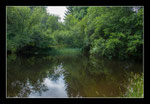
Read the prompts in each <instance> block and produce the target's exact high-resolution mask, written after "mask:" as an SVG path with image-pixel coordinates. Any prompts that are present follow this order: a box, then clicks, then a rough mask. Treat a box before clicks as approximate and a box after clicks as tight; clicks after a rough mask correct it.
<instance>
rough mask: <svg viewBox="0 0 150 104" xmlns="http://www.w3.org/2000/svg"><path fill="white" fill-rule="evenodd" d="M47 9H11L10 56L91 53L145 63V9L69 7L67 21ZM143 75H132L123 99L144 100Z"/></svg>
mask: <svg viewBox="0 0 150 104" xmlns="http://www.w3.org/2000/svg"><path fill="white" fill-rule="evenodd" d="M46 8H47V7H45V6H43V7H38V6H26V7H15V6H13V7H7V53H8V54H11V53H15V54H24V55H28V54H34V55H40V54H44V55H49V54H51V55H57V54H58V55H63V54H66V55H76V54H87V55H91V56H96V57H104V58H107V59H110V60H111V59H118V60H120V61H124V60H134V61H137V62H142V58H143V43H144V42H143V15H144V12H143V11H144V10H143V7H82V6H81V7H78V6H68V7H67V11H66V13H65V19H64V22H60V21H59V20H60V17H59V16H56V15H53V14H48V13H47V11H46ZM143 76H144V75H143V74H142V75H137V74H135V75H133V74H131V79H129V81H130V82H131V83H130V85H129V86H128V89H127V92H126V94H125V95H124V96H123V97H143V93H144V92H143V80H144V78H143Z"/></svg>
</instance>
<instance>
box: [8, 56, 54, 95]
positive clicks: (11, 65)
mask: <svg viewBox="0 0 150 104" xmlns="http://www.w3.org/2000/svg"><path fill="white" fill-rule="evenodd" d="M7 60H9V57H8V59H7ZM52 73H53V63H51V58H47V59H42V58H36V57H30V58H25V57H18V58H16V60H14V61H8V63H7V92H8V93H7V96H8V97H15V96H16V97H17V96H18V97H28V95H29V94H30V93H31V91H35V92H39V93H41V91H46V90H47V88H46V86H45V85H44V84H43V81H44V78H46V77H47V76H50V74H52Z"/></svg>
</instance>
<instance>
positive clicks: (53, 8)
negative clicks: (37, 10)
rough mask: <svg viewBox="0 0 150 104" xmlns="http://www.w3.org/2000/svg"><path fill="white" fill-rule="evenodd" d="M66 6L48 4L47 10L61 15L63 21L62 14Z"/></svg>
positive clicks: (63, 14)
mask: <svg viewBox="0 0 150 104" xmlns="http://www.w3.org/2000/svg"><path fill="white" fill-rule="evenodd" d="M66 10H67V9H66V6H48V7H47V12H48V13H50V14H55V15H58V16H59V17H61V21H62V22H64V20H63V19H64V16H65V11H66Z"/></svg>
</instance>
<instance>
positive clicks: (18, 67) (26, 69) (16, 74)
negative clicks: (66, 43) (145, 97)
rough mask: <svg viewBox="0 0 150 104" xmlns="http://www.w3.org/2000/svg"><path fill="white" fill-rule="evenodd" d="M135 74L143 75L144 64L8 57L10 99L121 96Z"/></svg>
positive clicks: (79, 58)
mask: <svg viewBox="0 0 150 104" xmlns="http://www.w3.org/2000/svg"><path fill="white" fill-rule="evenodd" d="M131 71H132V72H134V73H141V72H142V65H140V64H139V63H138V64H136V63H131V62H120V61H115V60H113V61H110V60H106V59H100V58H95V57H86V56H83V55H76V56H32V57H18V56H15V55H11V56H8V58H7V96H8V97H50V98H52V97H56V98H58V97H63V98H64V97H120V96H122V95H123V94H124V93H125V91H126V86H127V85H128V73H130V72H131Z"/></svg>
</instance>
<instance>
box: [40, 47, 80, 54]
mask: <svg viewBox="0 0 150 104" xmlns="http://www.w3.org/2000/svg"><path fill="white" fill-rule="evenodd" d="M39 53H40V54H47V55H61V56H72V55H77V54H80V53H81V49H80V48H53V49H50V50H44V51H43V50H42V51H40V52H39Z"/></svg>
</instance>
